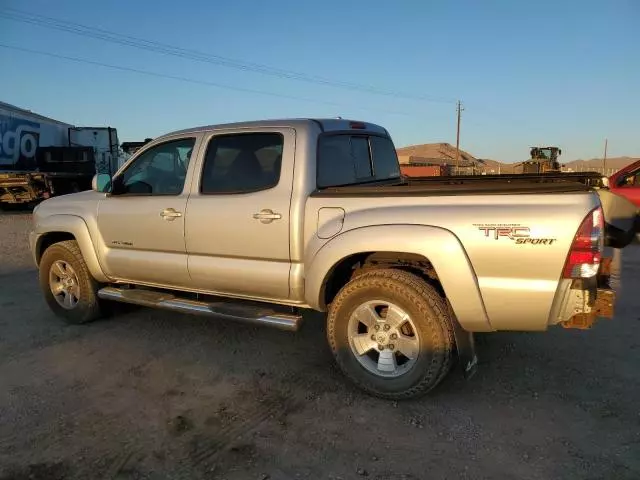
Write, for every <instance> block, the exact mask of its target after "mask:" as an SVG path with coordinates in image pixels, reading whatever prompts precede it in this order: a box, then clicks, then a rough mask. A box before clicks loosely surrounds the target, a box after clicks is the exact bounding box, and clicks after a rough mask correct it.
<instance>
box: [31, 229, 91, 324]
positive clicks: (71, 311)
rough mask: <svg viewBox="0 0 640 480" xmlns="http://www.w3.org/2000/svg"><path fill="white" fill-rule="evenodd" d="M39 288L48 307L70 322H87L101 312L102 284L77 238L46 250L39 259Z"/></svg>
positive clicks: (56, 244)
mask: <svg viewBox="0 0 640 480" xmlns="http://www.w3.org/2000/svg"><path fill="white" fill-rule="evenodd" d="M40 288H41V289H42V292H43V294H44V297H45V300H46V302H47V304H48V305H49V308H51V310H52V311H53V312H54V313H55V314H56V315H57V316H59V317H61V318H62V319H64V320H65V321H66V322H68V323H72V324H78V323H86V322H90V321H92V320H95V319H97V318H99V317H100V316H101V315H102V309H101V305H100V301H99V299H98V296H97V292H98V289H99V284H98V282H96V281H95V279H94V278H93V277H92V276H91V274H90V273H89V269H88V268H87V265H86V263H85V261H84V258H83V257H82V253H81V252H80V248H79V247H78V244H77V243H76V242H75V241H74V240H66V241H64V242H59V243H55V244H53V245H51V246H50V247H49V248H47V249H46V250H45V252H44V254H43V255H42V259H41V260H40Z"/></svg>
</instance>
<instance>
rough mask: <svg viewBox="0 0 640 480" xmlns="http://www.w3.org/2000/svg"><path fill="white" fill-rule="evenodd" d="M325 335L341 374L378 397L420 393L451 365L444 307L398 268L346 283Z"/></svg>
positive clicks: (423, 285)
mask: <svg viewBox="0 0 640 480" xmlns="http://www.w3.org/2000/svg"><path fill="white" fill-rule="evenodd" d="M327 336H328V340H329V345H330V346H331V349H332V351H333V354H334V356H335V358H336V361H337V363H338V365H339V366H340V368H341V369H342V371H343V372H344V373H345V375H346V376H347V377H349V378H350V379H351V380H352V381H353V382H354V383H355V384H357V385H358V386H359V387H361V388H362V389H364V390H366V391H367V392H369V393H371V394H373V395H376V396H379V397H383V398H389V399H403V398H412V397H417V396H420V395H422V394H425V393H426V392H428V391H429V390H431V389H432V388H434V387H435V386H436V385H437V384H438V383H440V381H441V380H442V379H443V378H444V377H445V376H446V375H447V373H448V372H449V370H450V368H451V364H452V357H453V349H454V335H453V329H452V326H451V321H450V319H449V318H448V314H447V307H446V303H445V302H444V300H443V299H442V297H441V296H440V295H439V294H438V292H437V291H436V290H435V289H434V288H433V287H432V286H430V285H429V284H428V283H426V282H425V281H424V280H422V279H421V278H419V277H417V276H416V275H413V274H411V273H408V272H405V271H402V270H394V269H380V270H374V271H371V272H368V273H364V274H362V275H360V276H358V277H357V278H355V279H353V280H352V281H350V282H349V283H348V284H347V285H345V287H343V288H342V290H341V291H340V292H339V293H338V295H337V296H336V298H335V300H334V301H333V303H332V304H331V307H330V309H329V316H328V318H327Z"/></svg>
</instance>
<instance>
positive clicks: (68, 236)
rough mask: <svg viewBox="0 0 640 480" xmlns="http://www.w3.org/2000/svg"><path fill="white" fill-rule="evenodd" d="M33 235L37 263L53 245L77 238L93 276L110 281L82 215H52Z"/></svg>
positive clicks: (38, 263)
mask: <svg viewBox="0 0 640 480" xmlns="http://www.w3.org/2000/svg"><path fill="white" fill-rule="evenodd" d="M32 235H33V238H32V242H31V243H32V253H33V257H34V260H35V262H36V265H40V260H41V259H42V255H43V253H44V252H45V250H46V249H47V248H49V247H50V246H51V245H54V244H56V243H58V242H62V241H65V240H75V241H76V242H77V243H78V247H79V248H80V252H81V253H82V257H83V258H84V261H85V262H86V264H87V268H88V269H89V272H90V273H91V275H92V276H93V278H95V279H96V280H97V281H99V282H108V281H109V278H108V277H107V276H106V275H105V273H104V271H103V270H102V267H101V266H100V262H99V260H98V255H97V254H96V250H95V247H94V245H93V242H92V240H91V236H90V234H89V228H88V227H87V224H86V223H85V221H84V220H83V219H82V218H81V217H78V216H76V215H51V216H50V217H47V218H45V219H42V220H41V221H40V222H39V223H38V225H37V227H36V230H35V231H34V233H33V234H32Z"/></svg>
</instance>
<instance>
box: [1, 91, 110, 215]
mask: <svg viewBox="0 0 640 480" xmlns="http://www.w3.org/2000/svg"><path fill="white" fill-rule="evenodd" d="M119 151H120V149H119V146H118V133H117V131H116V129H115V128H111V127H76V126H74V125H71V124H69V123H66V122H61V121H59V120H55V119H52V118H49V117H45V116H43V115H39V114H37V113H34V112H32V111H30V110H25V109H22V108H19V107H16V106H14V105H10V104H8V103H4V102H0V203H31V202H37V201H39V200H42V199H44V198H49V197H51V196H54V195H60V194H64V193H71V192H76V191H81V190H85V189H89V188H90V187H91V178H92V177H93V175H94V174H96V173H107V174H113V173H114V172H115V171H116V170H117V168H118V167H119V165H120V163H121V162H120V161H119V160H120V159H121V158H122V157H121V155H119V154H118V152H119Z"/></svg>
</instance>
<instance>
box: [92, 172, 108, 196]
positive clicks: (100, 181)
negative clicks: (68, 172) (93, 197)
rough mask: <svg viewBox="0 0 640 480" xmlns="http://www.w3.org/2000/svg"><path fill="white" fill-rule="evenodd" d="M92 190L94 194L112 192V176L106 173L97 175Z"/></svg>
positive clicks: (94, 177)
mask: <svg viewBox="0 0 640 480" xmlns="http://www.w3.org/2000/svg"><path fill="white" fill-rule="evenodd" d="M91 189H92V190H93V191H94V192H103V193H105V192H108V191H110V190H111V176H110V175H107V174H106V173H97V174H95V175H94V176H93V179H92V180H91Z"/></svg>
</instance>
